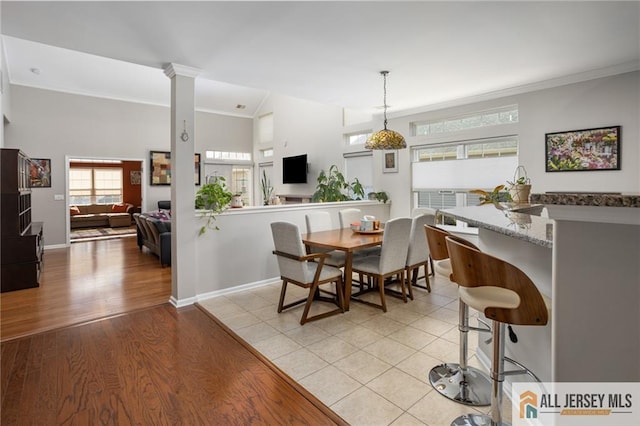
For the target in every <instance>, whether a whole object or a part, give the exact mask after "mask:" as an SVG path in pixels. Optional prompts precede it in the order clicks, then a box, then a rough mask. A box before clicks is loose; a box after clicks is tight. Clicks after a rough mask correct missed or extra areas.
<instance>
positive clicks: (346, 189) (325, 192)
mask: <svg viewBox="0 0 640 426" xmlns="http://www.w3.org/2000/svg"><path fill="white" fill-rule="evenodd" d="M350 193H351V194H353V196H350V195H349V194H350ZM363 198H364V188H363V187H362V184H361V183H360V181H359V180H358V178H356V179H354V180H353V182H347V181H346V179H345V178H344V175H343V174H342V173H340V171H339V170H338V167H337V166H336V165H335V164H334V165H332V166H331V167H329V171H328V172H325V171H324V170H321V171H320V175H318V185H317V186H316V192H315V193H314V194H313V202H314V203H322V202H331V201H348V200H352V199H355V200H362V199H363Z"/></svg>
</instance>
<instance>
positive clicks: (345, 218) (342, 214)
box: [338, 208, 362, 228]
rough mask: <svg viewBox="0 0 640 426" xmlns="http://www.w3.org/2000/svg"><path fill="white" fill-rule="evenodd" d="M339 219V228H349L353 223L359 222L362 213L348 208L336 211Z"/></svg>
mask: <svg viewBox="0 0 640 426" xmlns="http://www.w3.org/2000/svg"><path fill="white" fill-rule="evenodd" d="M338 217H339V218H340V228H349V227H351V224H352V223H353V222H360V219H362V212H361V211H360V209H354V208H348V209H342V210H339V211H338Z"/></svg>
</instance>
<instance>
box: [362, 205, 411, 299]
mask: <svg viewBox="0 0 640 426" xmlns="http://www.w3.org/2000/svg"><path fill="white" fill-rule="evenodd" d="M410 235H411V219H410V218H408V217H401V218H396V219H392V220H390V221H388V222H387V223H386V225H385V227H384V235H383V237H382V248H381V251H380V256H366V257H363V258H357V259H354V260H353V272H357V273H359V274H360V273H361V274H364V275H366V276H368V277H370V278H373V280H374V284H375V285H377V287H378V290H379V292H380V305H378V304H375V303H371V302H368V301H366V300H364V299H359V298H357V296H359V295H360V294H362V292H359V293H357V294H355V295H352V297H353V298H354V300H358V301H360V302H362V303H365V304H368V305H371V306H375V307H377V308H380V309H382V311H383V312H387V302H386V300H385V279H386V278H387V277H391V276H394V275H398V276H399V277H400V289H401V292H400V294H399V297H401V298H402V299H403V300H404V302H405V303H406V302H407V295H406V289H405V270H406V268H405V266H406V261H407V251H408V250H409V237H410ZM390 282H393V281H390Z"/></svg>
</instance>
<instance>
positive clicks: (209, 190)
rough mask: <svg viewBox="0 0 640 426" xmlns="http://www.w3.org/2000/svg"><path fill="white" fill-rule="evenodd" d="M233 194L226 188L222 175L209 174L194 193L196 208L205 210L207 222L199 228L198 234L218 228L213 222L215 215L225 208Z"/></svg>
mask: <svg viewBox="0 0 640 426" xmlns="http://www.w3.org/2000/svg"><path fill="white" fill-rule="evenodd" d="M232 197H233V194H232V193H231V191H229V190H228V189H227V185H226V182H225V178H224V177H222V176H209V177H207V183H205V184H204V185H202V186H201V187H200V189H199V190H198V192H197V193H196V209H204V210H206V213H205V217H206V218H207V223H206V224H204V225H203V226H202V227H201V228H200V232H199V233H198V235H202V234H204V233H205V232H207V229H213V230H218V229H220V228H218V227H217V226H214V224H213V222H214V221H215V220H216V215H217V214H220V213H222V212H223V211H224V210H226V209H227V207H228V205H229V202H230V201H231V198H232Z"/></svg>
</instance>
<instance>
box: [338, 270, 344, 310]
mask: <svg viewBox="0 0 640 426" xmlns="http://www.w3.org/2000/svg"><path fill="white" fill-rule="evenodd" d="M343 287H344V283H343V282H342V277H339V278H338V280H337V281H336V297H337V298H338V303H339V306H340V309H342V312H343V313H344V293H343V291H344V288H343Z"/></svg>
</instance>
